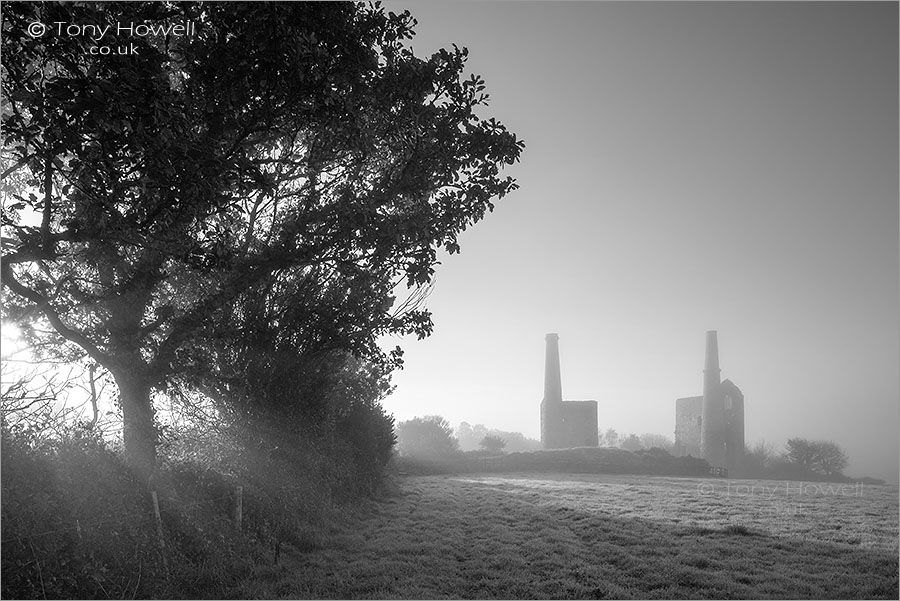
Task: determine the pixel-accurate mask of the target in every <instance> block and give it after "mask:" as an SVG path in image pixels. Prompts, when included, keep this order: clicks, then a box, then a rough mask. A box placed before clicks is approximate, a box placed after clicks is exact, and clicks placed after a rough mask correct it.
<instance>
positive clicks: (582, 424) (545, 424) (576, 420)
mask: <svg viewBox="0 0 900 601" xmlns="http://www.w3.org/2000/svg"><path fill="white" fill-rule="evenodd" d="M541 443H542V444H543V445H544V448H545V449H567V448H571V447H596V446H597V445H598V437H597V401H563V400H562V378H561V376H560V371H559V335H558V334H547V351H546V358H545V367H544V400H542V401H541Z"/></svg>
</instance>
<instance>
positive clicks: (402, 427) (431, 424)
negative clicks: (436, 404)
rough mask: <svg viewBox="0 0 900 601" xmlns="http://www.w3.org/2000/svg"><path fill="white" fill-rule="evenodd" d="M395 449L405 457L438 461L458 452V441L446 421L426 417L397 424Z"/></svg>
mask: <svg viewBox="0 0 900 601" xmlns="http://www.w3.org/2000/svg"><path fill="white" fill-rule="evenodd" d="M397 447H398V448H399V450H400V453H401V454H402V455H404V456H407V457H419V458H424V459H440V458H447V457H451V456H453V455H454V454H456V453H457V452H459V441H458V440H457V439H456V438H455V437H454V436H453V428H451V427H450V423H449V422H448V421H447V420H446V419H444V418H443V417H441V416H439V415H426V416H425V417H414V418H413V419H410V420H407V421H404V422H400V423H399V424H397Z"/></svg>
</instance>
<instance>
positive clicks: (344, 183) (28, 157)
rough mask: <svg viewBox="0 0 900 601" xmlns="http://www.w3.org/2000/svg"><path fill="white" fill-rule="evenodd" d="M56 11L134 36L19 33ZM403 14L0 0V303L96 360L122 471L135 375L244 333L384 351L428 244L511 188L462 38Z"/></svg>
mask: <svg viewBox="0 0 900 601" xmlns="http://www.w3.org/2000/svg"><path fill="white" fill-rule="evenodd" d="M58 21H62V22H66V23H70V22H77V23H93V24H109V25H111V26H112V27H111V30H110V32H109V33H108V34H107V36H106V37H105V38H104V40H103V43H105V44H109V45H110V46H113V47H115V46H118V45H126V46H127V45H131V46H132V47H134V48H135V52H133V53H130V54H127V55H116V54H110V55H97V54H92V53H91V51H90V50H91V48H92V47H93V45H95V44H96V43H97V42H96V41H95V40H91V39H90V37H87V36H64V35H54V32H53V31H52V30H51V31H48V32H46V33H45V35H43V36H36V37H32V35H29V32H28V30H27V26H28V25H29V24H30V23H34V22H40V23H45V24H49V23H53V22H58ZM121 22H130V23H146V24H152V25H154V26H155V27H157V30H156V33H153V34H150V35H146V36H134V35H129V33H128V32H127V31H125V32H121V31H119V32H117V31H116V24H117V23H121ZM185 22H191V23H193V24H194V27H193V30H192V31H193V34H192V35H184V36H178V35H174V34H172V33H171V32H172V31H174V30H171V29H170V30H169V33H166V32H165V31H166V29H165V28H166V27H168V26H172V25H175V24H182V23H185ZM414 25H415V21H414V19H412V17H411V16H410V15H409V14H408V13H403V14H400V15H396V14H394V13H386V12H385V11H384V9H383V8H381V7H380V6H379V5H377V4H374V5H362V4H356V3H331V2H328V3H242V2H237V3H203V2H199V3H198V2H178V3H174V2H159V3H143V2H142V3H78V4H68V3H39V4H38V3H10V4H8V5H7V6H5V8H4V11H3V59H2V61H3V63H2V64H3V87H4V92H5V96H6V98H7V99H8V102H7V104H6V106H5V107H4V112H3V141H4V156H3V158H4V165H5V167H4V180H5V181H4V189H5V191H4V193H5V194H6V193H9V194H12V195H13V200H12V201H11V202H6V203H5V206H4V209H3V215H2V219H3V221H2V226H3V256H2V282H3V286H4V288H5V289H6V290H7V295H6V301H5V303H4V318H9V319H13V320H15V321H17V322H18V323H20V324H23V326H24V327H23V331H24V332H25V333H26V335H28V336H30V337H32V338H34V339H39V340H41V341H42V342H43V343H45V346H44V348H47V349H49V350H51V351H53V352H59V353H62V352H69V353H70V355H71V356H75V355H77V353H79V352H83V353H85V354H86V355H88V356H89V357H90V358H91V359H92V360H93V361H95V362H96V363H98V364H100V365H102V366H103V367H104V368H105V369H107V370H108V371H109V372H110V373H111V374H112V376H113V377H114V379H115V381H116V383H117V385H118V388H119V393H120V397H119V398H120V403H121V405H122V410H123V417H124V436H125V447H126V453H127V456H128V458H129V461H130V462H131V465H132V466H133V467H134V468H136V469H138V470H139V471H140V472H142V473H150V472H152V469H153V466H154V462H155V447H156V443H157V438H156V432H155V429H154V424H153V404H152V401H151V392H152V391H153V390H164V389H165V388H166V386H169V385H170V384H171V383H172V382H173V381H176V380H178V379H179V378H180V379H182V381H185V382H194V381H197V380H198V379H202V378H203V377H208V376H210V374H215V372H217V371H219V372H223V367H225V366H229V365H230V366H232V367H233V363H231V362H233V361H234V360H235V359H247V358H249V357H251V356H252V355H253V350H254V349H256V350H258V349H268V352H266V353H264V354H263V357H262V358H261V359H260V360H261V361H263V362H273V361H278V360H280V361H288V362H289V361H291V358H292V357H296V356H302V355H303V354H304V353H306V354H308V355H316V356H321V355H323V354H327V353H329V352H334V351H336V350H339V351H346V352H349V353H351V354H354V355H357V356H361V357H368V358H370V359H373V360H375V361H380V362H382V363H383V364H391V365H396V364H397V363H398V361H399V352H395V353H394V354H393V355H391V356H385V355H384V353H382V352H381V351H380V350H379V348H378V347H377V345H376V342H375V341H376V339H377V338H378V337H379V336H380V335H383V334H386V333H392V332H393V333H415V334H418V335H419V336H425V335H427V334H428V333H430V331H431V327H432V324H431V319H430V315H429V313H428V312H427V311H426V310H424V308H423V307H422V306H421V304H420V303H418V302H417V300H418V299H420V298H421V293H422V290H423V289H425V288H426V287H427V286H428V284H429V283H430V282H431V280H432V276H433V273H434V266H435V264H436V262H437V250H438V249H440V248H443V249H445V250H447V251H449V252H450V253H454V252H457V251H458V250H459V246H458V242H457V238H458V235H459V234H460V233H461V232H462V231H463V230H465V229H466V228H467V227H469V226H470V225H472V224H474V223H476V222H478V221H479V220H480V219H481V218H483V217H484V216H485V214H486V213H487V212H488V211H490V210H492V208H493V201H494V200H495V199H497V198H502V197H503V196H505V195H506V194H507V193H509V192H510V191H511V190H513V189H515V187H516V184H515V182H514V181H513V180H512V179H511V178H509V177H502V176H501V175H500V169H501V168H502V167H503V166H504V165H509V164H512V163H514V162H515V161H517V160H518V158H519V155H520V152H521V151H522V148H523V144H522V142H521V141H519V140H518V139H517V138H516V136H515V135H514V134H512V133H510V132H508V131H507V130H506V129H505V128H504V126H503V125H501V124H500V123H498V122H497V121H496V120H494V119H482V118H480V117H479V116H478V115H477V114H476V109H478V107H480V106H483V105H485V104H486V102H487V95H486V94H485V91H484V90H485V85H484V82H483V81H482V80H481V79H480V78H479V77H477V76H474V75H473V76H471V77H468V78H467V77H466V76H465V74H464V69H465V63H466V59H467V54H468V53H467V51H466V49H465V48H458V47H456V46H454V47H453V49H452V50H440V51H438V52H437V53H435V54H434V55H433V56H431V57H429V58H427V59H424V58H419V57H416V56H415V55H414V54H413V53H412V51H411V50H410V49H409V48H408V47H407V46H406V45H404V41H405V40H408V39H410V38H411V36H412V35H413V27H414ZM404 288H406V290H404ZM417 294H418V295H419V296H417ZM404 301H406V302H404ZM43 324H49V325H50V326H52V330H51V331H50V332H49V333H48V332H47V329H45V328H44V327H43ZM260 324H264V325H265V326H266V327H263V328H257V326H259V325H260ZM253 328H257V329H256V330H253ZM47 343H49V346H47ZM72 349H74V352H73V351H72ZM233 371H234V370H224V372H223V373H221V374H219V375H222V376H223V377H229V376H231V377H233V376H234V375H235V374H234V373H233ZM281 373H287V371H285V370H282V372H281ZM261 377H262V376H260V375H257V376H256V378H257V380H259V379H260V378H261ZM245 380H246V378H245ZM245 383H247V382H245ZM250 383H252V379H251V381H250Z"/></svg>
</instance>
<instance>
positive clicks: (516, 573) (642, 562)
mask: <svg viewBox="0 0 900 601" xmlns="http://www.w3.org/2000/svg"><path fill="white" fill-rule="evenodd" d="M400 486H401V492H400V493H399V494H398V495H397V496H395V497H393V498H389V499H386V500H384V501H381V502H378V503H373V504H372V506H370V507H366V508H363V509H361V510H360V511H359V512H358V514H355V515H351V516H348V518H347V520H346V521H345V522H344V523H342V524H340V525H335V526H332V527H331V530H330V531H328V532H322V533H319V535H318V536H317V537H316V542H315V543H314V544H310V546H309V548H306V549H298V550H292V551H290V552H289V553H288V554H287V557H286V559H283V560H282V562H281V564H280V565H279V566H277V567H272V568H267V569H264V570H261V571H260V572H259V573H258V574H257V575H256V577H255V578H253V579H252V580H249V581H247V582H246V583H245V585H244V586H242V587H241V588H240V589H238V590H235V591H234V595H235V597H236V598H241V597H243V598H254V597H255V598H298V597H300V598H339V599H352V598H413V599H434V598H482V599H486V598H523V599H524V598H544V599H547V598H635V597H636V598H816V599H826V598H846V599H853V598H892V599H896V598H897V596H898V504H897V499H898V496H897V487H893V486H862V487H860V486H859V485H852V486H850V485H846V486H842V485H831V484H826V483H811V482H806V483H799V482H790V483H785V482H770V481H750V480H715V479H692V478H666V477H652V476H602V475H569V474H566V475H564V474H556V475H548V474H541V475H527V476H526V475H502V476H501V475H476V476H473V475H459V476H428V477H408V478H403V479H401V484H400Z"/></svg>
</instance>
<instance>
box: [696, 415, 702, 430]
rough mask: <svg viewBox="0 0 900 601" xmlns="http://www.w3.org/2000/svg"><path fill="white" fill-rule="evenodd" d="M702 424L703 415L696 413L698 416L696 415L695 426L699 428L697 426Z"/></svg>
mask: <svg viewBox="0 0 900 601" xmlns="http://www.w3.org/2000/svg"><path fill="white" fill-rule="evenodd" d="M702 425H703V416H702V415H698V416H697V427H698V428H699V427H700V426H702Z"/></svg>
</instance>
